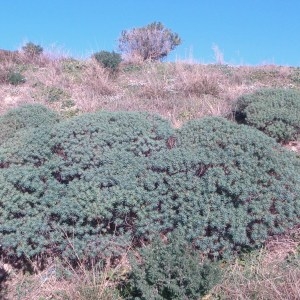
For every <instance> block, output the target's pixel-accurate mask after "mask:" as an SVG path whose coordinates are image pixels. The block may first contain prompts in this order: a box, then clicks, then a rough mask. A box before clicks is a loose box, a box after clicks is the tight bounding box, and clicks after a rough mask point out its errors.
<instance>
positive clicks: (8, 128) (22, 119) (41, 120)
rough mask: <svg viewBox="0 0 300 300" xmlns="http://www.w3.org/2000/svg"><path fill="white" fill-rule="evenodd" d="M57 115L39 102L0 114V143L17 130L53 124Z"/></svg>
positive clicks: (57, 119)
mask: <svg viewBox="0 0 300 300" xmlns="http://www.w3.org/2000/svg"><path fill="white" fill-rule="evenodd" d="M57 122H59V116H58V115H57V114H56V113H55V112H53V111H51V110H49V109H48V108H47V107H45V106H42V105H40V104H26V105H22V106H20V107H18V108H15V109H12V110H10V111H8V112H7V113H6V114H4V115H2V116H0V145H1V144H2V143H4V142H5V141H6V140H7V139H9V138H11V137H13V136H14V134H15V133H16V132H17V131H18V130H22V129H25V130H28V129H29V128H36V127H39V126H42V125H54V124H56V123H57Z"/></svg>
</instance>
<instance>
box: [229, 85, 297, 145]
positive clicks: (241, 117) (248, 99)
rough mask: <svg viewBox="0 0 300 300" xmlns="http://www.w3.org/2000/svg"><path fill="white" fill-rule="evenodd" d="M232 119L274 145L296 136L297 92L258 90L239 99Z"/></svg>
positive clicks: (289, 90) (294, 138)
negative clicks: (275, 142)
mask: <svg viewBox="0 0 300 300" xmlns="http://www.w3.org/2000/svg"><path fill="white" fill-rule="evenodd" d="M235 106H236V107H235V109H234V110H235V118H236V120H237V121H238V122H239V123H243V124H247V125H250V126H253V127H255V128H257V129H258V130H261V131H263V132H264V133H266V134H267V135H269V136H271V137H273V138H275V139H276V140H277V141H278V142H287V141H291V140H297V139H298V138H299V136H300V117H299V116H300V92H299V91H296V90H291V89H286V90H285V89H262V90H259V91H256V92H255V93H253V94H249V95H244V96H241V97H240V98H239V99H238V100H237V102H236V104H235Z"/></svg>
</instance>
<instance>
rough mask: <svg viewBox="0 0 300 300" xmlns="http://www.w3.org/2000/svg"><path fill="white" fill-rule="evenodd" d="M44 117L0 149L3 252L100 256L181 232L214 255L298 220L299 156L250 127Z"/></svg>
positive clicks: (134, 116) (209, 121)
mask: <svg viewBox="0 0 300 300" xmlns="http://www.w3.org/2000/svg"><path fill="white" fill-rule="evenodd" d="M35 109H36V108H35V107H32V110H33V111H34V110H35ZM37 117H39V116H37ZM54 119H55V118H54ZM51 120H53V119H51V118H50V121H49V123H48V125H46V124H45V125H44V126H39V127H36V126H35V124H36V123H35V121H32V123H31V124H33V125H31V129H30V130H17V131H16V132H15V133H14V134H13V136H12V137H11V138H9V139H6V140H5V141H4V142H3V143H2V145H1V147H0V208H1V209H0V244H1V251H3V252H4V253H6V254H12V255H18V256H22V255H24V254H26V255H28V256H30V257H33V256H35V255H40V254H47V253H53V252H54V253H59V254H62V255H65V256H67V257H69V258H72V257H74V252H76V255H78V256H86V257H91V256H97V255H105V254H106V253H108V254H111V253H117V252H118V250H119V249H121V248H122V247H124V245H125V244H126V243H132V242H135V243H139V242H142V241H146V242H147V241H148V240H149V238H151V237H153V236H155V235H157V234H158V233H161V234H164V235H168V233H169V232H172V231H173V230H174V229H175V228H179V229H180V230H181V231H182V232H183V234H184V236H185V238H186V239H187V240H188V241H190V242H192V243H193V245H194V246H195V247H197V248H198V249H200V250H201V251H203V252H204V253H206V254H208V255H211V256H214V257H222V256H226V255H229V254H232V252H234V251H240V250H241V249H244V248H248V247H256V246H258V245H260V244H261V243H262V242H264V241H265V239H266V238H267V237H268V236H269V235H271V234H276V233H279V232H282V231H284V230H285V229H287V228H288V227H289V226H292V225H294V224H297V223H299V217H300V162H299V160H297V159H296V158H295V157H294V156H293V154H291V153H289V152H287V151H285V150H283V149H282V148H281V147H280V146H279V145H278V144H277V143H276V142H275V141H274V140H273V139H271V138H269V137H267V136H266V135H264V134H263V133H261V132H259V131H257V130H255V129H252V128H250V127H248V126H243V125H237V124H234V123H231V122H229V121H226V120H224V119H222V118H204V119H202V120H196V121H191V122H189V123H187V124H186V125H184V126H183V127H182V128H181V129H179V130H177V131H176V130H173V129H172V128H171V127H170V125H169V124H168V122H167V121H165V120H163V119H161V118H159V117H157V116H152V115H149V114H145V113H123V112H120V113H109V112H97V113H93V114H87V115H82V116H78V117H74V118H72V119H69V120H67V121H63V122H60V123H55V122H54V123H53V122H52V121H51ZM11 135H12V134H11Z"/></svg>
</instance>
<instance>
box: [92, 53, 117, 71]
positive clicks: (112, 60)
mask: <svg viewBox="0 0 300 300" xmlns="http://www.w3.org/2000/svg"><path fill="white" fill-rule="evenodd" d="M93 56H94V58H95V59H96V61H97V62H98V63H100V64H101V65H102V66H103V67H104V68H106V69H109V70H111V71H117V69H118V67H119V65H120V63H121V61H122V58H121V55H120V54H119V53H116V52H114V51H113V52H109V51H100V52H97V53H95V54H94V55H93Z"/></svg>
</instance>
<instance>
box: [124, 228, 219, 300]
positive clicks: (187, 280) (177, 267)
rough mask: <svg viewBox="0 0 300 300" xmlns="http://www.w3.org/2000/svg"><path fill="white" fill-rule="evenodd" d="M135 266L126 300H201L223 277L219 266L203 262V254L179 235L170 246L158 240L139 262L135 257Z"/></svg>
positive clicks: (133, 266) (145, 251)
mask: <svg viewBox="0 0 300 300" xmlns="http://www.w3.org/2000/svg"><path fill="white" fill-rule="evenodd" d="M131 265H132V271H131V273H130V276H129V280H128V288H127V293H128V294H129V295H128V297H126V299H143V300H145V299H147V300H151V299H170V300H171V299H172V300H175V299H178V300H179V299H180V300H182V299H195V300H197V299H200V298H201V297H202V296H204V295H205V294H206V293H207V292H208V291H209V290H210V289H211V288H212V287H213V286H214V285H215V284H216V283H217V282H218V281H219V279H220V277H221V276H220V275H221V271H220V268H218V266H217V265H215V264H213V263H200V261H199V253H198V252H197V251H195V250H194V249H193V248H192V247H191V246H190V245H189V244H188V243H187V242H186V241H185V239H184V237H183V236H182V235H181V234H180V233H179V232H176V233H174V234H173V235H172V236H171V237H170V240H169V241H168V242H167V243H165V242H163V241H162V240H161V239H160V238H155V239H154V241H153V242H152V244H151V245H149V246H147V247H144V248H142V249H141V251H140V256H139V258H138V259H137V258H134V257H132V258H131ZM125 291H126V289H125Z"/></svg>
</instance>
